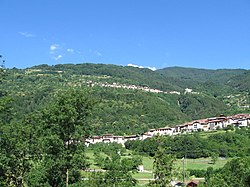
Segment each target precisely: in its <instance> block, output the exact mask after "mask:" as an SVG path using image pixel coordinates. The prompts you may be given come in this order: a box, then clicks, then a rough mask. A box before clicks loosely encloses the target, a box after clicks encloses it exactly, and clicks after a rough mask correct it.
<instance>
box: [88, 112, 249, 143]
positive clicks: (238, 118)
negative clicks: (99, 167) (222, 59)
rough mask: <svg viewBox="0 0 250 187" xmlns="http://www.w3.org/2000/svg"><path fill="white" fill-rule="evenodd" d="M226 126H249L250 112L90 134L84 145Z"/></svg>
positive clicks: (143, 138)
mask: <svg viewBox="0 0 250 187" xmlns="http://www.w3.org/2000/svg"><path fill="white" fill-rule="evenodd" d="M226 127H237V128H242V127H250V114H237V115H233V116H224V115H221V116H219V117H213V118H207V119H201V120H195V121H192V122H188V123H184V124H181V125H177V126H175V127H163V128H157V129H150V130H149V131H148V132H145V133H144V134H142V135H130V136H114V135H112V134H105V135H102V136H92V137H89V138H87V139H86V140H85V143H86V145H87V146H88V145H89V144H96V143H101V142H103V143H112V142H116V143H119V144H123V145H124V143H125V142H126V141H128V140H145V139H146V138H151V137H153V136H156V135H160V136H163V135H169V136H173V135H178V134H182V133H192V132H196V131H212V130H217V129H223V128H226Z"/></svg>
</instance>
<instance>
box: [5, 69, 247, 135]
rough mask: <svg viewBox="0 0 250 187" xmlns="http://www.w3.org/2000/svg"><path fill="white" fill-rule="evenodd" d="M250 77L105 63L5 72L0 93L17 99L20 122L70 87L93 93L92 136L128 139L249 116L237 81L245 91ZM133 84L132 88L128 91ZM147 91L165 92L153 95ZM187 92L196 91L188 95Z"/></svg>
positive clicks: (237, 72)
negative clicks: (226, 117)
mask: <svg viewBox="0 0 250 187" xmlns="http://www.w3.org/2000/svg"><path fill="white" fill-rule="evenodd" d="M241 73H243V74H241ZM248 74H249V73H248V71H247V70H200V69H189V68H167V69H163V70H157V71H151V70H149V69H140V68H134V67H122V66H115V65H104V64H77V65H74V64H64V65H62V64H58V65H54V66H48V65H39V66H34V67H31V68H27V69H16V68H13V69H7V70H6V72H5V77H4V78H5V80H4V81H3V83H2V84H1V85H0V88H1V93H2V95H4V94H5V93H8V96H10V97H11V98H12V99H13V102H12V104H11V105H12V108H13V109H12V113H13V115H12V118H14V119H15V120H16V121H17V120H20V119H22V118H23V116H24V115H25V114H29V113H31V112H33V111H35V110H40V108H42V107H43V106H44V105H46V104H47V103H48V102H49V101H50V100H51V98H52V97H53V95H54V94H56V93H57V92H61V91H62V90H65V89H68V88H72V87H74V88H77V89H83V88H84V89H88V90H92V95H91V97H92V98H93V99H94V100H95V101H96V102H97V104H96V105H95V107H94V108H93V111H92V112H93V114H94V115H93V116H92V118H91V122H92V124H93V129H92V133H93V134H105V133H114V134H117V135H126V134H140V133H143V132H145V131H147V130H148V129H150V128H157V127H163V126H173V125H175V124H180V123H183V122H184V121H190V120H194V119H200V118H207V117H210V116H216V115H219V114H222V113H223V114H226V115H227V114H234V113H240V112H247V111H249V110H248V106H249V94H248V92H246V89H239V82H240V83H242V80H243V81H244V83H242V84H240V85H241V86H240V87H241V88H245V87H247V85H244V84H247V82H250V81H247V80H248V79H249V76H248ZM183 77H184V78H183ZM105 85H111V86H112V87H107V86H105ZM113 85H115V86H113ZM116 85H127V87H123V88H122V87H121V86H120V87H119V86H117V87H116ZM129 85H133V86H134V87H133V89H128V87H129ZM139 87H140V88H142V89H137V88H139ZM144 88H145V89H144ZM147 88H151V89H157V90H159V91H162V92H161V93H150V92H147V91H146V89H147ZM186 88H189V90H192V91H191V92H185V89H186ZM143 89H144V90H143ZM165 91H166V92H167V93H164V92H165ZM171 91H172V92H173V93H172V94H170V92H171Z"/></svg>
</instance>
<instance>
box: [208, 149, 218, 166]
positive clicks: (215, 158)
mask: <svg viewBox="0 0 250 187" xmlns="http://www.w3.org/2000/svg"><path fill="white" fill-rule="evenodd" d="M210 157H211V162H212V164H215V162H216V161H217V160H218V158H219V155H218V153H215V152H211V153H210Z"/></svg>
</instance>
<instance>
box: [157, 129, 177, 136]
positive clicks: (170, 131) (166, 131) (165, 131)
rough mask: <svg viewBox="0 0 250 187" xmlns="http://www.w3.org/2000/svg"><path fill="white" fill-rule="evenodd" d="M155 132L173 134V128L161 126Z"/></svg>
mask: <svg viewBox="0 0 250 187" xmlns="http://www.w3.org/2000/svg"><path fill="white" fill-rule="evenodd" d="M155 133H156V134H158V135H160V136H163V135H172V134H173V129H172V128H171V127H163V128H158V129H156V130H155Z"/></svg>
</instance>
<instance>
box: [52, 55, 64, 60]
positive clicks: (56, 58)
mask: <svg viewBox="0 0 250 187" xmlns="http://www.w3.org/2000/svg"><path fill="white" fill-rule="evenodd" d="M62 57H63V56H62V55H57V56H56V57H54V58H53V59H54V60H56V61H57V60H59V59H61V58H62Z"/></svg>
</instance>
